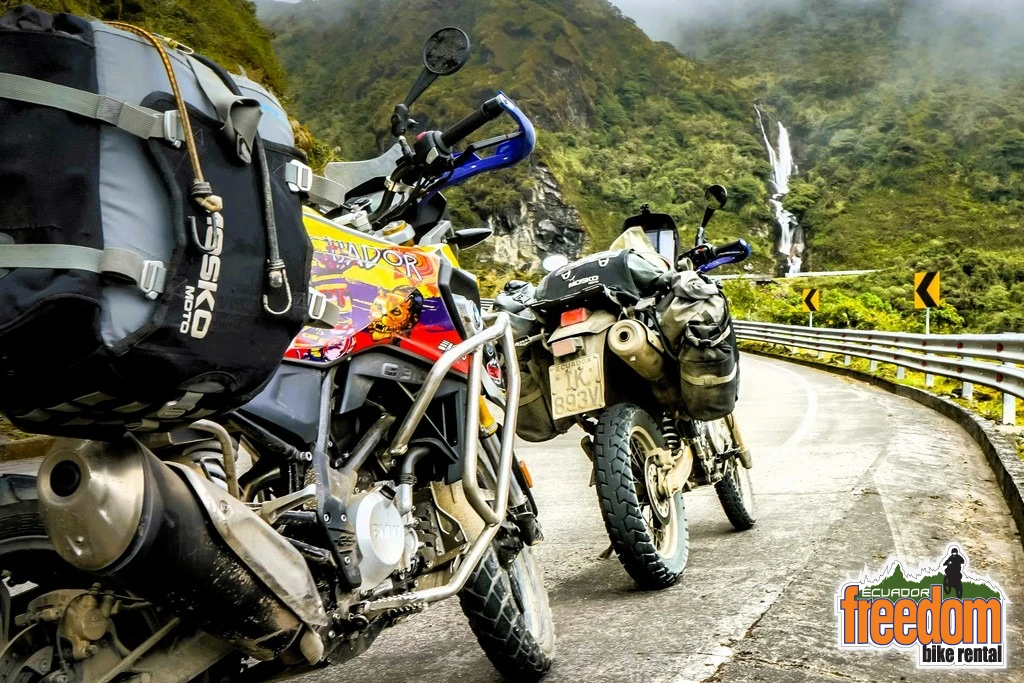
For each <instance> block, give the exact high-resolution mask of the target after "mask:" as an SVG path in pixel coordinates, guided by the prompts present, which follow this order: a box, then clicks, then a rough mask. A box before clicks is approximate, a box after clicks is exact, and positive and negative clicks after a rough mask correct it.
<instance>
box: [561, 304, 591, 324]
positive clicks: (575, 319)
mask: <svg viewBox="0 0 1024 683" xmlns="http://www.w3.org/2000/svg"><path fill="white" fill-rule="evenodd" d="M589 317H590V311H588V310H587V309H585V308H574V309H573V310H571V311H565V312H564V313H562V327H566V326H567V325H575V324H577V323H582V322H586V321H587V319H588V318H589Z"/></svg>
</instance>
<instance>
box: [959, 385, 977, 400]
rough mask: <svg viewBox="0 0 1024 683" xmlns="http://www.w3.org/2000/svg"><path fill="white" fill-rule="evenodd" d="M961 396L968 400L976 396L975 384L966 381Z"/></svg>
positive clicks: (961, 389)
mask: <svg viewBox="0 0 1024 683" xmlns="http://www.w3.org/2000/svg"><path fill="white" fill-rule="evenodd" d="M960 397H961V398H965V399H967V400H968V401H970V400H971V399H973V398H974V385H973V384H971V383H970V382H964V383H963V386H962V387H961V388H960Z"/></svg>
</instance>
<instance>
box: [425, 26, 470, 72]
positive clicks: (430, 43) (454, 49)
mask: <svg viewBox="0 0 1024 683" xmlns="http://www.w3.org/2000/svg"><path fill="white" fill-rule="evenodd" d="M467 61H469V36H467V35H466V32H465V31H463V30H462V29H461V28H456V27H454V26H448V27H446V28H443V29H441V30H439V31H436V32H435V33H434V35H432V36H430V37H429V38H427V43H426V45H424V46H423V66H424V68H426V70H427V71H429V72H430V73H432V74H434V75H435V76H451V75H452V74H453V73H455V72H456V71H458V70H459V69H461V68H462V67H463V66H465V64H466V62H467Z"/></svg>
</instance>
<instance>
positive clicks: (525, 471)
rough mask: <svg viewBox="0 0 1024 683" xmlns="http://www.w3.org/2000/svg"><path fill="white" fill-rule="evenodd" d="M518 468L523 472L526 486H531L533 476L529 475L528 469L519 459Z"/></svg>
mask: <svg viewBox="0 0 1024 683" xmlns="http://www.w3.org/2000/svg"><path fill="white" fill-rule="evenodd" d="M519 469H520V471H521V472H522V473H523V480H524V481H525V482H526V488H528V489H532V488H533V477H531V476H530V470H528V469H526V463H525V462H523V461H521V460H520V461H519Z"/></svg>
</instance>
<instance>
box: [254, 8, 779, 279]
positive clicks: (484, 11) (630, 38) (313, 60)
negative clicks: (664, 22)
mask: <svg viewBox="0 0 1024 683" xmlns="http://www.w3.org/2000/svg"><path fill="white" fill-rule="evenodd" d="M261 11H262V12H263V17H264V19H265V20H266V21H267V23H268V25H269V26H270V27H271V29H272V30H273V31H274V33H275V35H276V40H275V44H274V45H275V49H276V50H277V53H278V55H279V57H280V58H281V61H282V63H283V64H284V66H285V68H286V69H287V71H288V73H289V77H290V82H291V83H292V85H293V87H292V89H291V91H290V94H291V96H292V97H293V100H294V105H295V110H296V112H297V113H298V114H299V116H300V118H301V119H302V120H303V121H304V122H306V123H307V124H308V125H309V127H310V129H311V130H312V131H313V133H314V134H315V135H317V136H318V137H321V138H323V139H325V140H326V141H327V142H328V144H329V145H330V146H332V147H337V148H340V149H337V150H336V154H337V155H339V156H340V157H341V158H358V157H363V156H367V155H369V154H373V153H375V152H377V151H378V150H379V149H380V148H381V147H382V146H385V145H387V144H388V142H389V140H388V137H387V123H388V120H389V116H390V113H391V110H392V108H393V107H394V105H395V103H397V102H399V101H401V100H402V98H404V96H405V94H406V92H407V90H408V88H409V86H410V85H411V83H412V82H413V80H414V79H415V77H416V74H417V73H418V72H419V69H420V63H419V54H420V49H421V45H422V42H423V40H425V38H426V37H427V36H428V35H429V34H430V33H431V32H433V31H434V30H435V29H437V28H440V27H442V26H446V25H457V26H460V27H462V28H463V29H465V30H466V32H467V33H468V34H469V36H470V39H471V41H472V42H473V55H472V57H471V59H470V62H469V64H467V66H466V67H465V68H464V69H463V70H462V71H460V72H459V73H457V74H455V75H454V76H451V77H449V78H447V79H441V80H439V81H438V82H437V83H436V84H435V85H434V86H433V87H432V88H431V90H429V91H428V92H427V94H426V95H425V96H424V97H423V98H422V99H421V100H420V101H419V102H418V103H417V104H416V106H415V107H414V108H413V114H414V117H415V118H416V119H417V120H418V121H419V122H420V123H421V128H426V127H442V128H443V127H444V126H445V125H447V124H450V123H453V122H454V121H456V120H457V119H459V118H461V117H462V116H463V115H465V114H466V113H468V112H469V111H471V109H473V108H475V107H476V106H478V104H479V102H481V101H482V100H483V99H485V98H486V97H488V96H490V95H492V94H493V93H494V92H495V91H497V90H503V91H504V92H506V93H507V94H509V95H510V96H511V97H512V98H513V99H515V100H516V101H517V102H518V103H519V105H520V106H521V107H522V109H523V110H524V111H525V112H526V113H527V115H528V116H530V118H531V120H533V121H534V123H535V124H536V126H537V128H538V135H539V142H538V151H537V153H536V155H535V157H534V164H542V165H544V166H545V167H547V168H548V169H550V171H551V174H552V175H553V177H554V179H555V180H556V181H557V183H558V184H559V186H560V190H561V192H562V193H564V195H565V198H566V200H567V201H568V202H569V203H571V204H572V205H573V206H574V207H575V208H576V209H578V211H579V214H580V216H581V218H582V222H583V225H584V226H585V228H586V231H587V234H588V236H589V240H588V243H587V248H588V249H591V250H593V249H597V248H603V247H605V246H606V245H607V244H608V243H609V242H610V241H611V239H612V238H613V236H614V235H615V234H616V233H617V230H618V228H619V226H621V222H622V220H623V218H625V217H626V216H629V215H632V214H633V213H635V212H636V211H637V210H638V209H639V207H640V205H641V204H643V203H646V202H649V203H650V204H651V205H652V207H654V208H655V209H656V210H660V211H665V212H668V213H671V214H673V215H674V216H676V217H677V219H678V220H679V221H680V223H681V224H683V225H687V226H690V230H689V231H684V237H683V239H684V240H685V239H692V236H693V231H692V228H693V226H694V224H695V223H696V222H698V221H699V218H700V215H701V213H702V211H703V198H702V193H703V188H704V187H705V186H706V185H707V184H709V183H711V182H721V183H723V184H724V185H726V186H727V187H729V189H730V191H731V192H732V198H733V200H734V201H733V202H731V203H730V206H729V207H728V209H727V210H726V211H725V212H723V214H722V215H721V216H720V218H719V219H716V221H717V222H716V231H715V233H714V234H715V236H716V238H717V239H722V240H725V239H733V238H736V237H741V236H742V237H746V238H748V239H751V240H752V241H753V242H754V243H755V246H756V248H757V251H758V253H759V255H760V256H759V258H760V263H758V264H757V267H758V268H761V269H770V268H771V256H770V253H771V248H770V241H771V223H770V221H771V213H770V211H769V208H768V206H767V198H768V190H767V186H766V182H765V181H766V179H767V177H768V175H769V172H770V169H769V167H768V164H767V162H766V160H765V152H764V149H763V144H762V143H761V141H760V138H759V135H760V134H759V131H758V128H757V127H756V121H755V119H754V109H753V100H752V98H751V97H750V95H749V94H748V93H747V92H745V91H744V90H743V89H741V88H737V87H736V86H734V85H733V84H732V83H731V82H730V81H729V79H722V78H719V77H718V76H717V75H716V74H715V73H713V72H712V71H710V70H709V69H707V68H704V67H702V66H701V65H699V64H697V63H695V62H694V61H692V60H690V59H687V58H685V57H683V56H681V55H680V54H679V53H678V52H677V51H675V50H674V49H672V47H671V46H669V45H667V44H664V43H655V42H653V41H651V40H650V39H649V38H648V37H647V36H646V35H645V34H644V33H643V32H642V31H641V30H640V29H639V28H637V27H636V25H635V24H633V23H632V22H631V21H629V20H626V19H625V18H623V17H622V15H621V14H620V13H619V11H618V10H616V9H615V8H614V7H612V6H611V5H610V4H609V3H608V2H607V1H606V0H490V1H488V2H476V1H474V0H443V1H442V0H435V1H432V2H422V3H416V4H415V5H411V4H410V3H408V2H400V1H398V0H321V1H319V2H303V3H300V4H295V5H293V4H283V3H266V2H265V3H262V4H261ZM507 124H508V122H507V121H505V122H504V124H503V123H500V122H499V123H496V124H494V125H495V126H496V128H495V130H497V129H498V128H500V127H501V126H502V125H505V126H506V127H507ZM481 135H484V133H481ZM535 182H536V179H535V177H534V176H533V175H532V174H531V173H530V172H529V169H528V168H526V165H525V164H523V165H520V167H519V168H517V169H513V170H510V171H505V172H503V173H500V174H493V175H490V176H486V177H482V178H476V179H473V180H472V181H471V182H470V183H467V185H466V186H465V188H464V189H460V190H459V191H457V192H453V193H450V194H449V197H450V198H451V199H453V208H454V214H455V216H456V217H457V219H458V220H460V221H462V222H463V224H466V223H474V222H482V221H484V220H486V219H487V217H488V216H490V215H492V214H494V213H501V212H503V211H506V210H507V209H509V208H510V207H512V206H515V203H516V202H517V201H519V197H521V196H522V194H523V192H524V190H527V189H528V188H529V187H530V186H531V185H532V184H534V183H535Z"/></svg>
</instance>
